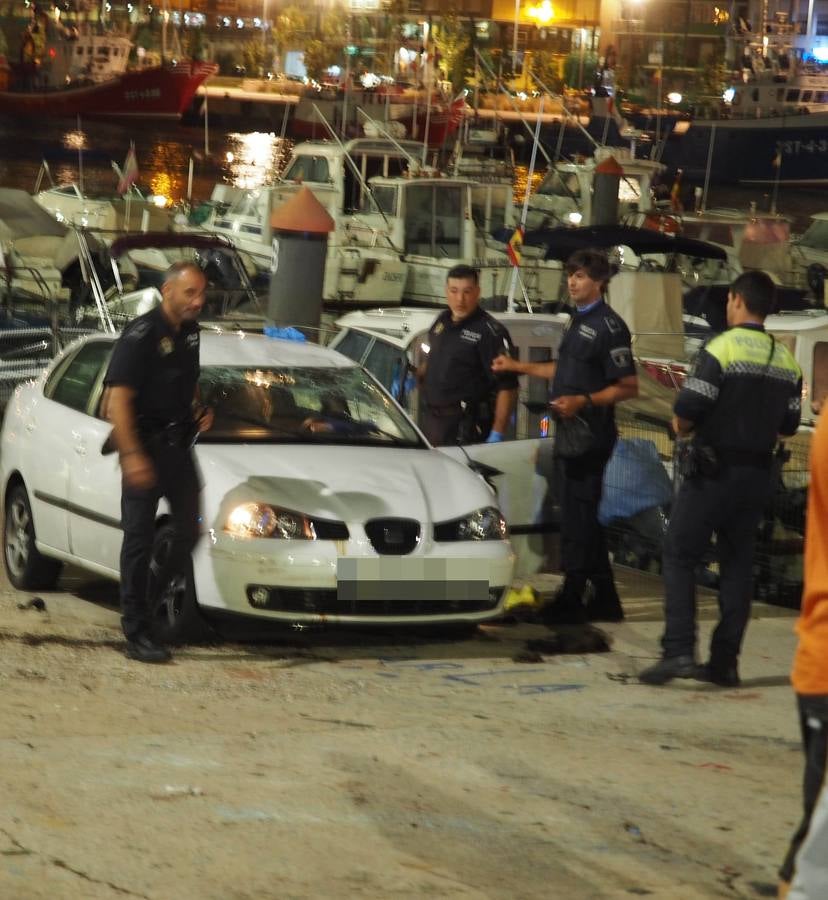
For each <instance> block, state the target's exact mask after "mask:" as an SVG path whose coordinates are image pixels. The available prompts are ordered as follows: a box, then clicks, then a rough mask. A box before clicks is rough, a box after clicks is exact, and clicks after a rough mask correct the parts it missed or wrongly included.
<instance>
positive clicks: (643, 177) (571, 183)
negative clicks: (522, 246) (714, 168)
mask: <svg viewBox="0 0 828 900" xmlns="http://www.w3.org/2000/svg"><path fill="white" fill-rule="evenodd" d="M608 156H612V157H613V158H614V159H615V160H616V162H618V163H619V164H620V165H621V167H622V168H623V170H624V174H623V176H622V177H621V180H620V182H619V184H618V219H619V221H622V220H624V219H625V218H627V217H628V216H630V215H631V214H633V213H638V212H644V211H645V210H649V209H650V208H651V207H652V205H653V204H652V189H653V180H654V179H655V177H656V176H657V175H659V174H660V173H661V172H663V171H664V170H665V168H666V166H664V165H663V164H662V163H659V162H655V161H653V160H649V159H635V158H634V157H633V156H632V154H631V153H630V151H629V150H628V149H626V148H623V147H612V148H606V147H605V148H598V149H596V153H595V156H594V157H593V158H592V159H588V160H584V161H581V162H558V163H556V164H555V166H554V167H553V168H551V169H550V170H549V171H548V172H547V174H546V176H545V177H544V179H543V181H541V183H540V185H539V186H538V188H537V189H536V190H535V192H534V193H533V194H532V195H531V196H530V198H529V215H528V217H527V225H528V227H529V228H540V227H544V226H545V225H551V224H555V223H559V224H562V225H592V224H593V204H592V200H593V192H594V188H595V168H596V166H597V165H598V164H599V163H601V162H603V161H604V160H605V159H606V158H607V157H608Z"/></svg>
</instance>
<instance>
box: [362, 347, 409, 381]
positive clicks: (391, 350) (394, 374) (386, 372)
mask: <svg viewBox="0 0 828 900" xmlns="http://www.w3.org/2000/svg"><path fill="white" fill-rule="evenodd" d="M362 364H363V365H364V366H365V368H366V369H367V370H368V371H369V372H370V373H371V374H372V375H373V376H374V378H376V379H377V381H379V382H380V384H381V385H382V386H383V387H384V388H385V389H386V390H387V391H391V393H392V394H393V393H395V391H394V388H395V386H396V388H397V392H398V391H399V381H400V373H401V372H402V371H403V369H404V368H405V355H404V354H403V352H402V350H399V349H398V348H397V347H393V346H391V344H386V343H385V342H384V341H381V340H376V341H374V346H373V347H371V349H370V350H369V351H368V355H367V356H366V357H365V359H364V360H363V363H362Z"/></svg>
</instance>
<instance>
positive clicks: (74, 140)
mask: <svg viewBox="0 0 828 900" xmlns="http://www.w3.org/2000/svg"><path fill="white" fill-rule="evenodd" d="M63 146H64V147H66V149H67V150H83V149H84V148H85V147H86V134H85V133H84V132H83V131H78V130H77V128H75V129H73V130H72V131H67V132H66V133H65V134H64V135H63Z"/></svg>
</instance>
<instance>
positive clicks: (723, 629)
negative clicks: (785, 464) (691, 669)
mask: <svg viewBox="0 0 828 900" xmlns="http://www.w3.org/2000/svg"><path fill="white" fill-rule="evenodd" d="M769 490H770V469H769V468H768V467H762V466H749V465H730V464H724V465H722V468H721V470H720V472H719V474H718V475H716V476H715V477H712V478H710V477H706V476H704V475H697V476H695V477H692V478H687V479H686V480H685V481H684V482H683V483H682V485H681V487H680V488H679V492H678V495H677V497H676V499H675V501H674V503H673V508H672V511H671V515H670V524H669V526H668V528H667V534H666V536H665V538H664V552H663V557H662V561H663V576H664V590H665V608H664V615H665V619H666V621H665V628H664V636H663V637H662V639H661V646H662V648H663V650H664V656H665V657H674V656H692V655H693V654H694V653H695V648H696V577H695V574H696V568H697V566H698V565H699V563H701V562H702V560H703V558H704V556H705V554H706V553H707V552H708V548H709V546H710V538H711V536H712V535H713V534H714V533H715V535H716V555H717V557H718V561H719V623H718V625H717V626H716V628H715V630H714V632H713V637H712V639H711V642H710V662H711V663H712V665H713V666H714V667H716V668H719V667H722V668H725V667H727V666H730V665H732V664H733V663H735V662H736V660H737V658H738V656H739V651H740V649H741V646H742V637H743V636H744V633H745V628H746V627H747V623H748V618H749V616H750V601H751V595H752V588H753V583H752V582H753V579H752V575H753V553H754V547H755V544H756V529H757V527H758V525H759V521H760V519H761V517H762V512H763V510H764V508H765V505H766V503H767V499H768V492H769Z"/></svg>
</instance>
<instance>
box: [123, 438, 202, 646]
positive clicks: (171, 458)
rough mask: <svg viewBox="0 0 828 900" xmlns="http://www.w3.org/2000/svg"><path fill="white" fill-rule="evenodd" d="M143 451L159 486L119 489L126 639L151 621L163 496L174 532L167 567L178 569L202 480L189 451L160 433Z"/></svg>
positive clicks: (191, 537) (193, 532)
mask: <svg viewBox="0 0 828 900" xmlns="http://www.w3.org/2000/svg"><path fill="white" fill-rule="evenodd" d="M146 450H147V453H148V455H149V457H150V459H151V460H152V463H153V465H154V466H155V472H156V476H157V479H158V480H157V484H156V485H155V486H154V487H152V488H150V489H149V490H135V489H133V488H129V487H127V486H126V485H123V487H122V492H121V526H122V528H123V531H124V539H123V543H122V544H121V626H122V627H123V630H124V634H125V635H126V638H127V640H134V639H135V638H136V637H138V636H139V635H148V634H149V633H150V629H151V625H152V609H151V606H152V600H151V598H150V597H148V596H147V587H148V582H149V570H150V560H151V557H152V545H153V539H154V537H155V519H156V514H157V511H158V501H159V500H160V499H161V497H166V498H167V502H168V503H169V505H170V513H171V516H172V521H173V527H174V530H175V538H174V540H173V546H172V547H171V549H170V555H169V557H168V560H167V563H168V566H167V569H168V571H178V569H175V568H172V567H174V566H183V565H185V564H186V561H187V557H188V556H189V554H190V553H191V552H192V549H193V547H194V546H195V544H196V541H197V540H198V536H199V518H200V509H199V491H200V479H199V476H198V469H197V467H196V463H195V459H194V457H193V453H192V450H191V449H190V448H189V447H182V446H178V445H176V444H172V443H169V442H167V441H165V440H164V439H163V438H162V437H159V436H155V437H151V438H148V439H147V441H146ZM155 574H156V575H159V574H161V573H155Z"/></svg>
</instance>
